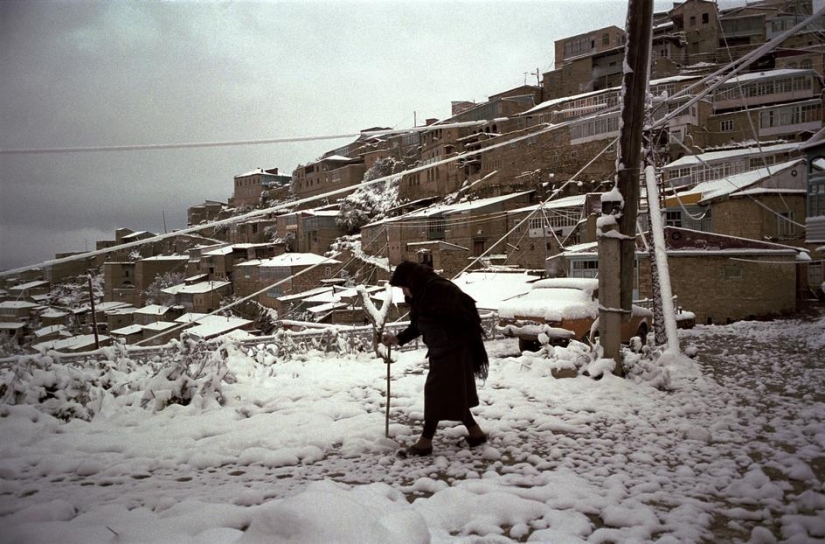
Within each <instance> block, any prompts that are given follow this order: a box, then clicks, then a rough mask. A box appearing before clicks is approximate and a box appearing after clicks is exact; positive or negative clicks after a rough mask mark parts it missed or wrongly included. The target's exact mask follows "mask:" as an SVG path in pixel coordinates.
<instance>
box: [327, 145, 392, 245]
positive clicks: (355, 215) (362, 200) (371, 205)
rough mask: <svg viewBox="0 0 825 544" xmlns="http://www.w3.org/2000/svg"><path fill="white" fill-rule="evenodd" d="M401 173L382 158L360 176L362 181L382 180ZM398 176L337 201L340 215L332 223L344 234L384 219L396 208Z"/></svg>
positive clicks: (360, 188)
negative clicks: (339, 203) (339, 206)
mask: <svg viewBox="0 0 825 544" xmlns="http://www.w3.org/2000/svg"><path fill="white" fill-rule="evenodd" d="M403 169H404V163H403V162H400V161H397V160H396V159H393V158H392V157H386V158H383V159H379V160H378V161H376V163H375V164H374V165H373V166H372V168H370V169H369V170H367V172H366V174H364V181H365V182H367V181H372V180H374V179H378V178H382V177H386V176H390V175H393V174H395V173H397V172H400V171H401V170H403ZM400 180H401V176H397V177H393V178H391V179H388V180H386V181H384V182H383V183H376V184H374V185H368V186H365V187H359V188H358V189H357V190H356V191H355V192H353V193H351V194H349V195H348V196H347V197H346V198H345V199H343V200H342V201H341V212H340V213H339V214H338V217H337V218H336V223H337V224H338V226H339V227H341V228H342V229H344V230H345V231H346V232H347V233H348V234H352V233H354V232H356V231H358V229H360V228H361V227H362V226H364V225H366V224H368V223H371V222H373V221H378V220H380V219H383V218H384V217H386V213H387V212H388V211H389V210H390V209H391V208H393V207H395V206H396V205H397V202H398V189H399V182H400Z"/></svg>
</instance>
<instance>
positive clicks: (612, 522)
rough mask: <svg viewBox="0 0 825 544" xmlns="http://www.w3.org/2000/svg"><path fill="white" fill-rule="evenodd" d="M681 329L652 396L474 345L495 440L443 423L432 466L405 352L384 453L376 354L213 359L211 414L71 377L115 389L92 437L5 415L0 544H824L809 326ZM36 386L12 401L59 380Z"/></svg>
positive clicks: (817, 339)
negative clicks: (475, 439)
mask: <svg viewBox="0 0 825 544" xmlns="http://www.w3.org/2000/svg"><path fill="white" fill-rule="evenodd" d="M679 334H680V340H681V342H682V345H683V348H684V349H685V351H686V352H687V353H689V354H695V359H694V360H693V361H690V360H688V359H685V360H684V361H676V363H677V366H674V367H672V368H670V372H671V374H670V387H669V388H667V389H666V390H662V389H657V388H655V387H653V386H652V385H651V382H646V381H640V380H633V379H619V378H615V377H613V376H606V377H604V378H603V379H601V380H593V379H591V378H588V377H584V376H580V377H578V378H573V379H554V378H552V377H551V376H550V370H551V368H553V367H554V366H558V362H559V360H562V359H567V360H568V361H570V360H575V359H576V358H577V357H583V356H584V355H583V354H582V353H583V349H582V346H573V347H570V348H567V349H556V350H555V354H554V357H553V358H546V357H543V356H540V355H533V354H528V355H524V356H520V355H519V354H518V350H517V349H516V346H515V344H516V342H515V340H503V339H499V340H494V341H490V342H488V344H487V346H488V350H489V352H490V355H491V365H490V379H489V380H488V381H487V383H485V384H484V385H483V386H482V387H481V388H480V390H479V394H480V398H481V406H479V407H478V408H477V409H475V414H476V416H477V420H478V421H479V423H480V424H481V425H482V427H483V428H484V429H485V430H486V431H487V432H488V433H489V435H490V442H489V443H488V444H486V445H485V446H483V447H480V448H477V449H474V450H469V449H467V448H466V447H464V446H462V445H459V441H460V438H461V436H463V434H464V432H465V431H464V429H463V428H462V427H461V426H460V425H453V424H443V425H442V427H441V428H440V429H439V432H438V434H437V435H436V439H435V443H434V446H435V453H434V455H433V456H432V457H430V458H420V459H419V458H416V459H406V460H401V459H398V458H397V457H396V456H395V451H396V450H397V449H398V448H399V446H402V445H406V444H409V443H411V442H412V441H413V440H414V439H415V437H416V435H417V433H418V432H419V430H420V423H421V421H420V418H421V417H422V413H423V394H422V391H423V385H424V374H423V373H424V371H425V369H426V365H425V363H424V361H423V356H424V352H423V351H422V350H417V351H410V352H403V353H401V354H399V361H398V362H397V363H396V364H394V365H392V366H391V369H392V399H391V407H392V423H391V426H390V434H391V437H390V438H389V439H387V438H385V437H384V409H385V392H386V367H385V365H384V364H383V362H381V361H380V360H379V359H376V358H375V357H374V356H372V355H359V356H346V355H345V356H340V355H324V354H321V353H318V352H313V353H310V354H309V355H306V356H298V357H295V358H293V359H291V360H288V361H284V360H280V359H279V358H277V357H273V356H272V355H266V354H265V352H258V353H254V352H244V351H241V350H238V349H230V351H229V354H228V359H227V370H229V371H230V376H234V382H235V383H224V384H223V385H222V387H221V388H219V389H220V391H221V393H222V397H223V399H224V404H223V405H222V406H221V405H219V404H218V402H217V401H216V398H218V396H217V395H214V394H212V392H210V390H208V389H206V390H205V391H206V393H204V394H203V395H202V396H197V395H196V397H195V399H194V400H193V401H192V402H191V403H190V404H189V405H187V406H181V405H177V404H170V405H168V406H166V407H165V408H163V409H162V410H159V411H154V410H153V407H155V406H157V407H160V406H163V405H164V403H163V402H160V400H162V399H150V398H146V397H144V395H145V389H146V384H147V383H149V380H150V378H151V376H150V375H149V373H148V371H147V369H145V368H142V367H141V366H140V365H137V364H134V363H133V362H131V361H126V362H124V361H120V362H113V363H111V364H110V365H109V366H106V367H101V368H95V369H89V368H87V369H84V370H78V371H77V373H80V374H78V375H82V374H83V372H86V373H96V374H94V375H95V376H97V378H95V379H96V380H99V382H97V383H108V384H109V385H110V386H111V387H110V389H109V390H108V392H102V391H103V390H102V389H101V390H96V392H95V394H94V395H91V396H93V397H94V398H93V399H87V400H88V403H87V404H88V406H90V407H91V408H92V409H93V413H94V415H93V417H91V420H90V421H84V420H82V419H70V420H69V422H67V423H66V422H63V421H61V420H58V419H55V418H53V417H52V416H50V415H46V414H45V413H44V412H43V410H44V409H46V408H47V407H46V406H40V407H39V408H38V407H36V406H33V405H28V404H18V405H10V404H5V405H2V406H0V527H2V529H0V542H3V543H15V544H22V543H52V542H60V543H63V544H72V543H77V544H89V543H116V542H117V543H162V542H168V543H175V544H179V543H202V544H206V543H209V544H223V543H227V544H228V543H257V542H260V543H264V542H266V543H270V542H295V543H298V542H307V543H319V542H357V543H369V542H375V543H386V542H404V543H407V542H410V543H417V542H420V543H424V542H490V543H494V542H512V541H530V542H562V543H571V542H593V543H605V542H661V543H671V542H672V543H676V542H737V541H741V542H747V541H750V542H754V543H770V542H779V541H782V542H815V541H822V539H825V488H824V487H823V486H824V484H823V482H824V481H825V366H824V365H825V363H823V361H825V318H823V317H820V318H818V319H809V320H785V321H776V322H770V323H763V322H742V323H736V324H733V325H729V326H713V327H712V326H700V327H697V328H695V329H693V330H690V331H679ZM250 353H251V355H252V356H251V357H250V356H249V354H250ZM38 372H39V373H38ZM73 372H74V371H73ZM88 375H90V374H87V376H88ZM31 376H33V377H34V376H36V378H32V379H30V380H29V381H27V382H26V383H27V385H26V387H28V388H30V389H29V391H28V392H29V393H32V392H33V391H34V389H36V387H38V385H37V384H38V383H39V384H40V386H42V387H47V386H49V385H51V386H52V387H53V386H54V383H50V380H51V381H52V382H53V381H54V380H56V379H66V376H65V375H63V374H60V373H59V372H55V371H54V370H52V371H45V372H40V371H32V372H31ZM61 376H62V378H61ZM20 379H22V378H20V377H19V376H18V383H20ZM38 380H39V381H38ZM23 381H25V380H23ZM229 381H233V380H232V379H229ZM0 383H10V382H9V376H8V374H7V373H6V375H5V376H4V382H0ZM66 383H73V382H71V380H69V381H68V382H66ZM112 384H118V387H114V386H112ZM115 390H117V391H118V393H119V394H118V395H113V394H112V391H115ZM141 401H147V402H141ZM155 401H158V402H155ZM142 404H145V405H146V407H141V405H142ZM58 408H59V406H58ZM64 408H65V407H64ZM49 409H51V410H52V411H54V409H55V406H54V404H52V405H51V406H50V407H49ZM64 413H65V412H64Z"/></svg>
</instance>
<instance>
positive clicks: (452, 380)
mask: <svg viewBox="0 0 825 544" xmlns="http://www.w3.org/2000/svg"><path fill="white" fill-rule="evenodd" d="M390 284H392V285H394V286H397V287H407V288H409V289H410V291H411V292H412V298H411V299H408V300H407V301H408V302H409V303H410V306H411V309H410V325H409V327H407V328H406V329H405V330H404V331H402V332H401V333H400V334H399V335H398V342H399V343H400V344H402V345H403V344H406V343H407V342H410V341H411V340H413V339H415V338H417V337H418V336H422V337H423V339H424V343H425V344H426V345H427V348H428V350H427V357H428V358H429V361H430V370H429V372H428V373H427V381H426V383H425V385H424V419H425V420H428V421H432V420H442V419H445V420H452V421H462V420H463V419H464V418H465V416H466V414H467V411H468V410H469V409H470V408H472V407H474V406H478V393H477V391H476V383H475V377H476V376H478V377H480V378H486V377H487V365H488V359H487V351H486V350H485V349H484V342H483V340H482V339H483V335H484V331H483V329H482V327H481V320H480V319H479V316H478V310H477V309H476V305H475V301H474V300H473V299H472V298H471V297H470V296H469V295H467V294H466V293H464V292H463V291H462V290H461V289H459V288H458V287H457V286H456V285H455V284H454V283H452V282H451V281H449V280H447V279H444V278H442V277H440V276H438V275H437V274H436V273H435V272H433V271H432V269H430V268H429V267H426V266H423V265H419V264H416V263H409V262H405V263H401V264H400V265H398V267H397V268H396V270H395V273H394V274H393V276H392V279H391V280H390Z"/></svg>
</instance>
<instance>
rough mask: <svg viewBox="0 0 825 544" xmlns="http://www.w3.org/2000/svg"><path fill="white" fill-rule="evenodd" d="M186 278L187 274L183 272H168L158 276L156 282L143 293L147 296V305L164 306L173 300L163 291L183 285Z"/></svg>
mask: <svg viewBox="0 0 825 544" xmlns="http://www.w3.org/2000/svg"><path fill="white" fill-rule="evenodd" d="M185 276H186V274H184V273H183V272H167V273H166V274H161V275H158V276H156V277H155V281H153V282H152V283H151V284H150V285H149V287H147V288H146V290H145V291H144V292H143V294H144V295H145V296H146V304H164V303H165V302H167V301H168V299H171V298H173V297H171V296H170V295H167V294H166V293H164V292H163V290H164V289H166V288H168V287H172V286H173V285H178V284H179V283H182V282H183V278H184V277H185Z"/></svg>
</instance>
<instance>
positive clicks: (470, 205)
mask: <svg viewBox="0 0 825 544" xmlns="http://www.w3.org/2000/svg"><path fill="white" fill-rule="evenodd" d="M532 192H534V191H522V192H520V193H513V194H509V195H501V196H494V197H490V198H480V199H478V200H473V201H472V202H462V203H461V204H454V205H453V206H452V209H451V210H449V211H447V212H444V215H452V214H455V213H462V212H466V211H470V210H477V209H479V208H483V207H485V206H491V205H494V204H498V203H500V202H506V201H508V200H513V199H514V198H518V197H520V196H524V195H529V194H530V193H532Z"/></svg>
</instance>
